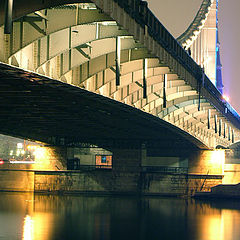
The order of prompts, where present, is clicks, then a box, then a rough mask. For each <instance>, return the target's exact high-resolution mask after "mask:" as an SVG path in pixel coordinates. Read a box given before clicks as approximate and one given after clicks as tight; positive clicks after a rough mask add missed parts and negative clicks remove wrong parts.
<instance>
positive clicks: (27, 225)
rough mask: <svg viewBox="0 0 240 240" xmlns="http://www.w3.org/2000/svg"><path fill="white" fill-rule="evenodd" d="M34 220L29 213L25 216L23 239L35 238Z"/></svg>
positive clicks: (30, 239)
mask: <svg viewBox="0 0 240 240" xmlns="http://www.w3.org/2000/svg"><path fill="white" fill-rule="evenodd" d="M33 226H34V225H33V220H32V218H31V217H30V216H29V215H27V216H26V217H25V218H24V225H23V237H22V240H32V239H33V233H34V231H33V230H34V228H33Z"/></svg>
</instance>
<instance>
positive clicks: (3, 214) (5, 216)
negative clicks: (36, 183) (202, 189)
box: [0, 193, 240, 240]
mask: <svg viewBox="0 0 240 240" xmlns="http://www.w3.org/2000/svg"><path fill="white" fill-rule="evenodd" d="M0 223H1V224H0V240H3V239H4V240H5V239H6V240H15V239H16V240H18V239H22V240H64V239H71V240H72V239H83V240H88V239H89V240H114V239H116V240H118V239H119V240H120V239H121V240H122V239H131V240H134V239H140V240H143V239H150V240H151V239H154V240H155V239H167V240H168V239H170V240H171V239H174V240H175V239H184V240H186V239H192V240H228V239H229V240H235V239H236V240H239V239H240V228H239V226H240V201H194V200H184V199H175V198H133V197H87V196H47V195H34V194H26V193H1V194H0Z"/></svg>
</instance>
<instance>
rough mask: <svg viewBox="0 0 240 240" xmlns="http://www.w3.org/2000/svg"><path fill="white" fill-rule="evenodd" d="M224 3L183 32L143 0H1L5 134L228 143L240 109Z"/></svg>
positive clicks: (180, 145) (54, 140) (188, 145)
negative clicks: (174, 31) (229, 93)
mask: <svg viewBox="0 0 240 240" xmlns="http://www.w3.org/2000/svg"><path fill="white" fill-rule="evenodd" d="M217 5H218V1H217V0H203V3H202V5H201V7H200V9H199V11H198V13H197V15H196V18H195V19H194V21H193V22H192V24H191V25H190V26H189V28H188V29H187V30H186V32H185V33H183V34H182V35H181V36H180V37H179V38H178V39H177V40H176V39H175V38H174V37H173V36H172V35H171V34H170V33H169V32H168V31H167V29H166V28H165V27H164V26H163V25H162V24H161V23H160V21H159V20H158V19H157V18H156V17H155V16H154V15H153V13H152V12H151V11H150V9H149V8H148V6H147V3H146V2H144V1H141V0H92V1H83V0H75V1H70V0H58V1H54V2H53V1H40V0H34V1H31V2H30V3H29V2H26V1H24V0H14V1H13V0H6V1H5V3H4V1H1V3H0V13H1V14H0V26H1V28H0V44H1V46H4V47H3V48H1V49H0V60H1V62H2V63H1V64H0V86H1V118H0V126H1V133H3V134H7V135H12V136H18V137H23V138H28V139H32V140H37V141H41V142H45V143H48V144H53V145H57V146H67V147H68V146H77V145H78V144H80V145H81V143H90V144H95V145H98V146H101V147H103V148H106V149H109V150H111V151H113V152H114V151H115V152H116V149H117V148H131V149H142V147H143V146H144V148H146V149H148V150H149V151H151V149H155V150H153V152H154V151H155V152H158V154H160V155H161V154H163V155H161V156H165V157H166V156H172V155H174V154H175V155H177V156H178V157H182V156H188V157H189V156H190V155H191V153H190V152H192V151H193V150H194V151H195V150H196V149H202V150H203V149H205V150H207V149H208V150H209V149H211V150H214V149H216V148H227V147H229V146H230V145H231V144H232V143H234V142H236V141H238V140H239V138H240V135H239V134H240V132H239V129H240V117H239V115H238V113H237V112H236V111H235V110H234V109H233V108H232V107H231V105H230V104H229V103H228V102H227V101H226V100H225V99H223V96H222V91H223V86H222V81H221V63H220V55H219V46H220V45H219V42H218V35H217V28H218V26H217V7H218V6H217ZM3 16H4V17H5V18H4V17H3ZM216 59H217V61H216ZM156 149H157V150H156ZM173 150H176V152H175V153H174V154H173V152H172V151H173ZM132 151H133V150H132ZM117 152H118V153H117V154H116V155H118V154H119V156H121V157H120V158H121V159H123V158H125V157H126V155H124V156H125V157H123V156H122V155H121V154H120V152H119V151H117ZM133 152H134V151H133ZM136 152H137V153H136V154H135V156H134V157H133V156H132V155H131V154H130V153H129V151H127V155H129V154H130V155H131V156H130V157H129V158H135V160H134V161H133V162H131V164H136V165H137V166H139V159H137V158H138V157H139V156H140V155H141V154H140V153H139V152H138V150H136ZM200 155H201V154H200ZM200 158H201V157H200ZM116 159H117V158H116ZM126 159H128V157H126ZM121 161H123V160H121ZM115 162H118V163H117V165H118V166H119V165H120V161H119V160H116V161H115ZM126 162H127V161H124V163H126ZM126 164H127V163H126Z"/></svg>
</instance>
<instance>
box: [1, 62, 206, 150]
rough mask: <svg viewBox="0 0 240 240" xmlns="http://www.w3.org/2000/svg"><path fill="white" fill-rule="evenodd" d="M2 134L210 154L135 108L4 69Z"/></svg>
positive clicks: (71, 143) (68, 143)
mask: <svg viewBox="0 0 240 240" xmlns="http://www.w3.org/2000/svg"><path fill="white" fill-rule="evenodd" d="M0 79H1V81H0V88H1V97H0V99H1V101H0V108H1V111H0V115H1V118H0V119H1V120H0V128H1V129H4V133H5V134H9V135H13V136H17V137H26V136H28V138H29V139H33V140H38V141H41V142H45V143H49V144H55V145H65V146H74V145H78V144H79V143H90V144H96V145H98V146H101V147H105V148H109V147H110V148H112V147H115V146H116V147H139V146H141V145H142V144H145V145H147V146H149V147H156V148H171V149H182V150H186V149H189V148H191V149H194V148H197V147H198V148H206V146H205V145H203V144H202V143H200V141H198V140H196V139H195V138H194V137H192V136H191V135H189V134H188V133H186V132H184V131H182V130H180V129H179V128H177V127H175V126H173V125H171V124H169V123H167V122H165V121H164V120H161V119H159V118H157V117H155V116H152V115H150V114H148V113H145V112H142V111H140V110H138V109H136V108H133V107H130V106H127V105H125V104H122V103H119V102H117V101H115V100H112V99H109V98H106V97H103V96H100V95H98V94H95V93H91V92H89V91H86V90H84V89H81V88H78V87H75V86H72V85H69V84H65V83H62V82H60V81H57V80H53V79H50V78H47V77H45V76H42V75H38V74H34V73H30V72H27V71H24V70H21V69H18V68H14V67H11V66H9V65H5V64H0Z"/></svg>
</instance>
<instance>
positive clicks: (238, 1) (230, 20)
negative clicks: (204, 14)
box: [147, 0, 240, 113]
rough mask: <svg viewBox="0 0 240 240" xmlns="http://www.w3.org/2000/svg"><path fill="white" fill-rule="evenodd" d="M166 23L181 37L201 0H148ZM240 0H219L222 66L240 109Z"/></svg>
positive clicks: (233, 102) (227, 89)
mask: <svg viewBox="0 0 240 240" xmlns="http://www.w3.org/2000/svg"><path fill="white" fill-rule="evenodd" d="M147 1H148V4H149V5H148V6H149V7H150V9H151V10H152V11H153V13H154V14H155V15H156V16H157V17H158V18H159V20H160V21H161V22H162V23H163V25H164V26H165V27H166V28H167V29H168V30H169V31H170V32H171V33H172V34H173V36H174V37H178V36H179V35H180V34H181V33H182V32H184V31H185V30H186V28H187V27H188V26H189V24H190V23H191V22H192V20H193V19H194V17H195V15H196V14H197V11H198V9H199V7H200V5H201V3H202V0H147ZM239 10H240V0H219V11H218V18H219V38H220V43H221V47H220V52H221V61H222V66H223V84H224V94H226V95H228V96H229V98H230V100H229V102H230V104H231V105H232V106H233V107H234V108H235V109H236V110H237V111H238V113H240V100H239V99H240V78H239V74H238V71H239V70H240V65H239V60H238V56H240V29H239V26H238V23H240V14H239Z"/></svg>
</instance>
